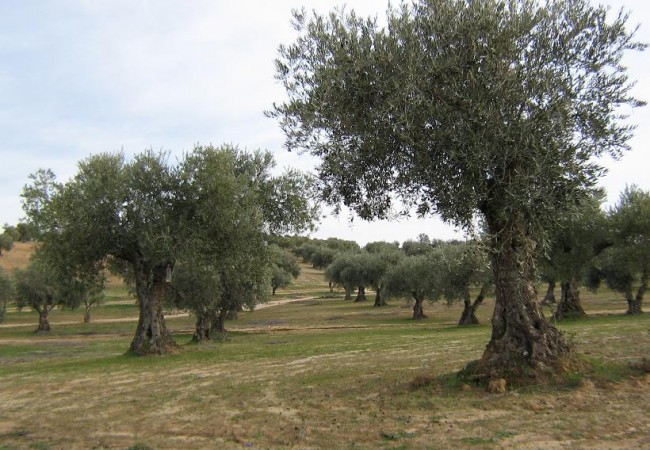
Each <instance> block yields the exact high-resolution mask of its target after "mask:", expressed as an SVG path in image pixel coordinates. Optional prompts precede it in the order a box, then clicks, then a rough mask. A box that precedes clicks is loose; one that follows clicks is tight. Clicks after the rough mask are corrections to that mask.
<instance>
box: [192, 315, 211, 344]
mask: <svg viewBox="0 0 650 450" xmlns="http://www.w3.org/2000/svg"><path fill="white" fill-rule="evenodd" d="M208 339H210V318H209V317H208V315H207V313H203V314H199V315H197V317H196V325H195V326H194V334H193V335H192V341H193V342H202V341H204V340H208Z"/></svg>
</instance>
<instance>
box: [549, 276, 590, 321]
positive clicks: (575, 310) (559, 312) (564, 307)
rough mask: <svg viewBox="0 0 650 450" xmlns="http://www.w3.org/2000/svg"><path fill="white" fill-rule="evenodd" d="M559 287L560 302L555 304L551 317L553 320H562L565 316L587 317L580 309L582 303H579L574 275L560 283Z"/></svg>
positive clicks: (578, 292)
mask: <svg viewBox="0 0 650 450" xmlns="http://www.w3.org/2000/svg"><path fill="white" fill-rule="evenodd" d="M560 287H561V288H562V296H561V297H560V303H558V304H557V309H556V310H555V313H554V314H553V318H554V319H555V320H562V319H566V318H579V317H587V313H586V312H585V310H584V309H582V304H581V303H580V289H579V288H578V280H577V279H576V278H575V277H571V280H569V281H563V282H562V283H560Z"/></svg>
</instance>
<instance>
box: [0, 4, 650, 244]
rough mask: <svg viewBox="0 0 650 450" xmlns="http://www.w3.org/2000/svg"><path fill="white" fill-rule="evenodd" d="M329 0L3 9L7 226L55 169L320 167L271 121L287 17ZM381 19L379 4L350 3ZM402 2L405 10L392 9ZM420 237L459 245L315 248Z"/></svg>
mask: <svg viewBox="0 0 650 450" xmlns="http://www.w3.org/2000/svg"><path fill="white" fill-rule="evenodd" d="M343 3H344V2H341V1H331V0H319V1H305V0H303V1H301V0H273V1H268V0H267V1H265V0H249V1H225V0H105V1H96V0H85V1H84V0H58V1H57V0H51V1H45V0H43V1H39V0H29V1H24V0H1V1H0V99H1V100H0V155H1V156H2V158H1V160H0V167H1V168H2V170H0V225H1V224H3V223H9V224H15V223H16V222H17V221H18V220H19V219H20V218H21V217H22V215H23V214H22V210H21V204H20V192H21V189H22V186H23V185H24V184H25V183H26V182H27V181H28V178H27V177H28V175H29V174H30V173H33V172H35V171H36V170H37V169H39V168H51V169H52V170H53V171H54V172H55V173H56V174H57V176H58V178H59V179H60V180H66V179H67V178H68V177H70V176H72V175H73V174H74V172H75V171H76V163H77V161H79V160H80V159H83V158H85V157H87V156H88V155H90V154H94V153H99V152H105V151H119V150H123V151H124V152H125V153H126V154H127V155H132V154H134V153H138V152H140V151H142V150H144V149H146V148H153V149H154V150H159V149H163V150H168V151H171V152H172V153H173V154H181V153H182V152H183V151H187V150H190V149H191V148H192V147H193V146H194V144H196V143H201V144H210V143H212V144H215V145H219V144H222V143H232V144H236V145H239V146H240V147H241V148H246V149H250V150H253V149H258V148H261V149H267V150H270V151H272V152H273V153H274V155H275V159H276V161H277V163H278V166H279V168H285V167H299V168H303V169H309V168H310V167H312V166H313V164H314V160H312V159H310V158H309V157H307V156H304V155H303V156H301V155H297V154H295V153H289V152H287V151H286V150H284V149H283V147H282V145H283V142H284V139H283V135H282V132H281V130H280V129H279V127H278V125H277V122H276V121H275V120H273V119H269V118H266V117H264V114H263V112H264V110H268V109H270V107H271V105H272V103H273V102H274V101H276V102H277V101H282V99H283V98H284V92H283V90H282V87H281V86H280V85H279V83H278V82H277V81H276V80H275V79H274V65H273V60H274V58H275V57H276V55H277V47H278V45H279V44H281V43H290V42H291V41H292V40H293V38H294V37H295V35H294V31H293V29H292V27H291V25H290V19H291V9H292V8H299V7H301V6H305V7H306V8H307V9H316V10H317V11H319V12H326V11H329V10H330V9H332V8H333V7H335V6H339V5H342V4H343ZM345 3H346V4H347V5H348V9H350V8H352V9H354V10H355V11H357V12H358V13H360V14H362V15H380V16H381V15H383V11H384V10H385V8H386V5H387V2H386V1H383V0H374V1H373V0H349V1H348V2H345ZM394 3H397V2H394ZM606 3H608V4H610V5H611V6H612V7H613V8H615V9H619V8H620V7H625V8H626V9H628V10H630V11H631V20H630V23H631V24H634V25H636V24H640V25H641V28H640V30H639V33H638V35H637V36H638V39H639V40H641V41H643V42H650V2H647V0H619V1H617V0H609V1H608V2H606ZM627 64H628V67H629V71H630V75H631V77H632V78H633V79H636V80H638V84H637V86H636V88H635V94H636V96H637V97H640V98H642V99H644V100H650V51H646V52H645V53H636V54H631V55H629V56H628V59H627ZM649 110H650V107H646V108H642V109H636V110H634V111H633V112H632V117H631V122H633V123H636V124H637V125H638V129H637V132H636V136H635V138H634V140H633V141H632V143H631V144H632V147H633V150H632V151H631V152H629V153H628V154H626V155H625V157H624V158H623V160H621V161H618V162H616V163H612V162H610V161H606V165H607V167H609V169H610V170H609V174H608V175H607V176H606V177H605V178H604V179H603V180H602V185H603V186H604V187H605V188H606V189H607V191H608V202H609V203H610V204H611V203H613V202H614V201H615V200H616V199H617V198H618V195H619V193H620V191H621V190H622V189H623V188H624V187H625V185H626V184H631V183H636V184H638V185H639V186H640V187H642V188H643V189H650V177H649V176H648V175H647V171H648V167H649V163H650V155H649V154H648V152H647V149H648V143H649V142H650V111H649ZM419 233H427V234H428V235H429V236H431V237H435V238H442V239H448V238H452V237H461V236H462V235H461V234H460V233H458V232H457V231H455V230H454V228H453V227H451V226H448V225H444V224H442V223H441V222H440V221H438V220H436V219H427V220H415V219H411V220H402V221H400V222H390V223H389V222H372V223H367V222H362V221H360V220H359V219H356V220H354V221H353V223H352V224H350V221H349V219H348V217H347V216H345V215H342V216H341V217H338V218H336V217H329V218H327V219H325V220H323V222H322V224H321V226H320V228H319V230H318V231H317V232H316V233H314V234H313V235H312V236H313V237H329V236H335V237H340V238H344V239H353V240H356V241H358V242H360V243H362V244H365V243H366V242H369V241H374V240H388V241H393V240H397V241H400V242H401V241H404V240H406V239H412V238H415V237H416V236H417V235H418V234H419Z"/></svg>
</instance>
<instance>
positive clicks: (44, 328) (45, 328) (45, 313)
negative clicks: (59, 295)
mask: <svg viewBox="0 0 650 450" xmlns="http://www.w3.org/2000/svg"><path fill="white" fill-rule="evenodd" d="M34 309H35V310H36V312H38V328H36V330H34V332H35V333H47V332H49V331H50V320H49V315H50V311H52V309H54V305H51V306H50V305H43V306H40V307H37V308H34Z"/></svg>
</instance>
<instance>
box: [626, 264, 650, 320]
mask: <svg viewBox="0 0 650 450" xmlns="http://www.w3.org/2000/svg"><path fill="white" fill-rule="evenodd" d="M646 289H648V274H647V273H643V274H642V275H641V285H640V286H639V289H638V290H637V291H636V295H635V296H634V297H632V293H630V295H629V296H628V297H627V314H643V309H642V306H643V295H644V294H645V291H646Z"/></svg>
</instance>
